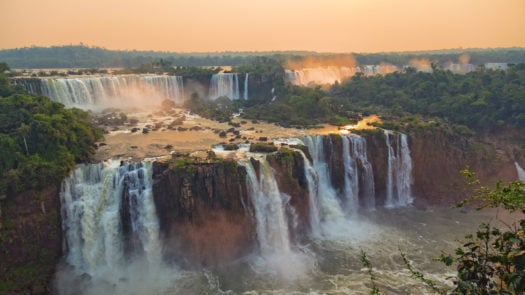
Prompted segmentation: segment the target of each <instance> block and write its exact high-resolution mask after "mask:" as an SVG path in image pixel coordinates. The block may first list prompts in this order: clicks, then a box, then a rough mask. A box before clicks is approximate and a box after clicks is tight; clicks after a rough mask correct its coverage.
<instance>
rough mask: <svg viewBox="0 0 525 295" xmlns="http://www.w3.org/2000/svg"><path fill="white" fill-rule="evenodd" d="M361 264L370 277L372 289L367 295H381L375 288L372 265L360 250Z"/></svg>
mask: <svg viewBox="0 0 525 295" xmlns="http://www.w3.org/2000/svg"><path fill="white" fill-rule="evenodd" d="M361 263H362V264H363V267H365V268H366V269H367V272H368V275H369V276H370V282H371V283H372V287H371V288H370V292H369V293H368V294H370V295H380V294H383V293H382V292H381V291H380V290H379V288H378V287H377V286H376V276H375V274H374V272H373V271H372V263H371V262H370V260H369V259H368V256H366V252H365V251H363V250H362V249H361Z"/></svg>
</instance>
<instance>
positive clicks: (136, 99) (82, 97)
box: [15, 76, 185, 109]
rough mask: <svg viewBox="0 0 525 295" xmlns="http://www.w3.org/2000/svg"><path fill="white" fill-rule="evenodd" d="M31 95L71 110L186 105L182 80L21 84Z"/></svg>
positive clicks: (108, 79) (117, 79)
mask: <svg viewBox="0 0 525 295" xmlns="http://www.w3.org/2000/svg"><path fill="white" fill-rule="evenodd" d="M15 83H17V84H19V85H22V86H23V87H24V88H25V89H26V90H27V91H28V92H30V93H34V94H42V95H45V96H48V97H49V98H50V99H51V100H53V101H57V102H60V103H63V104H64V105H66V106H67V107H80V108H87V109H90V108H104V107H130V106H144V105H154V104H155V103H156V104H158V103H160V102H161V101H162V100H164V99H169V100H172V101H174V102H175V103H177V104H182V103H183V102H184V99H185V98H184V85H183V80H182V77H180V76H114V77H95V78H58V79H39V80H37V81H34V80H18V81H15Z"/></svg>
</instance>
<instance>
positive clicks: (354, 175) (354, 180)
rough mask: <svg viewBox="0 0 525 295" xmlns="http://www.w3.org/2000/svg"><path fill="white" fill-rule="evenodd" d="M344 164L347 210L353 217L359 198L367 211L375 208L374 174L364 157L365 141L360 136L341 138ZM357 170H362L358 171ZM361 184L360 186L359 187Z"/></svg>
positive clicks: (365, 156)
mask: <svg viewBox="0 0 525 295" xmlns="http://www.w3.org/2000/svg"><path fill="white" fill-rule="evenodd" d="M342 139H343V161H344V164H345V197H346V199H347V208H348V209H349V210H350V213H351V214H353V215H355V214H356V213H357V210H358V208H359V197H360V196H361V197H362V198H363V203H364V204H365V206H366V208H367V209H370V210H371V209H374V208H375V188H374V185H375V184H374V172H373V170H372V165H371V164H370V162H368V157H367V155H366V141H365V139H364V138H362V137H361V136H357V135H352V136H342ZM359 168H362V170H361V171H360V169H359ZM361 184H362V186H361Z"/></svg>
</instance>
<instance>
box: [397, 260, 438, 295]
mask: <svg viewBox="0 0 525 295" xmlns="http://www.w3.org/2000/svg"><path fill="white" fill-rule="evenodd" d="M399 252H400V253H401V258H403V262H404V263H405V266H406V267H407V268H408V270H409V271H410V273H411V274H412V276H413V277H414V278H416V279H418V280H420V281H421V282H423V283H425V285H427V286H429V287H430V288H431V289H432V290H434V291H435V292H436V293H438V294H441V295H445V294H446V291H445V290H443V289H442V288H440V287H438V286H437V284H436V283H435V282H434V281H432V280H431V279H428V278H426V277H425V275H424V274H423V273H422V272H419V271H417V270H415V269H414V267H412V263H411V262H410V260H408V257H407V255H406V254H405V253H403V252H402V251H401V250H399Z"/></svg>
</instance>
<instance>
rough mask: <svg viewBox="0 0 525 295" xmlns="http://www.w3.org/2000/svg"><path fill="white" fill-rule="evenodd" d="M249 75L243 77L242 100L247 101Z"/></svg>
mask: <svg viewBox="0 0 525 295" xmlns="http://www.w3.org/2000/svg"><path fill="white" fill-rule="evenodd" d="M249 75H250V73H246V76H245V77H244V100H248V76H249Z"/></svg>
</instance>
